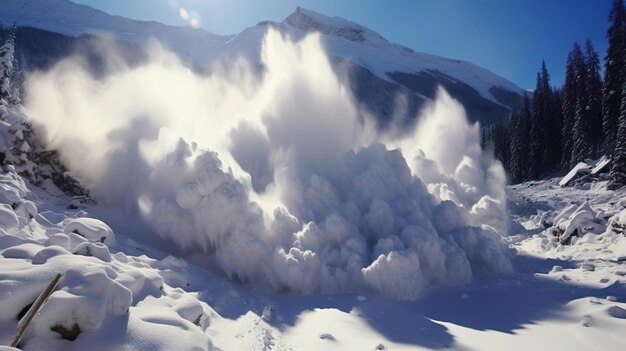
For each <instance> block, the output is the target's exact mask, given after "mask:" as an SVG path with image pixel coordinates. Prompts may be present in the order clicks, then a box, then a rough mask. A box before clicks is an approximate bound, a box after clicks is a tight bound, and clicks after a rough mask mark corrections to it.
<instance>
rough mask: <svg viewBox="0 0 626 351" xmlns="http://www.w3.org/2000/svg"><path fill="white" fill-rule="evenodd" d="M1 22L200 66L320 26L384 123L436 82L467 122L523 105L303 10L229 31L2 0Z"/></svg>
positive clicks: (405, 111) (410, 112) (347, 75)
mask: <svg viewBox="0 0 626 351" xmlns="http://www.w3.org/2000/svg"><path fill="white" fill-rule="evenodd" d="M0 23H2V24H3V25H5V26H7V25H11V24H13V23H16V24H17V25H18V26H32V27H36V28H41V29H46V30H49V31H52V32H57V33H61V34H65V35H69V36H79V35H81V34H85V33H91V34H99V35H105V36H109V37H113V38H116V39H120V40H124V41H130V42H145V41H147V40H149V39H150V38H153V37H154V38H158V40H159V41H161V42H162V43H163V44H164V45H165V46H167V47H168V48H169V49H171V50H173V51H175V52H177V53H178V54H179V55H181V56H182V57H184V58H186V59H188V60H190V61H191V62H193V63H194V64H195V65H197V66H205V67H206V66H208V65H210V64H211V63H215V62H227V61H228V59H229V58H232V57H235V56H243V57H246V58H247V59H248V60H249V61H251V62H252V63H253V64H259V63H260V52H261V45H262V41H263V38H264V36H265V33H266V32H267V29H268V28H269V27H273V28H275V29H277V30H279V31H280V32H281V33H283V34H284V35H288V36H290V37H294V38H299V37H302V36H303V35H304V34H306V33H309V32H320V33H321V36H322V42H323V44H324V47H325V49H326V51H327V53H328V55H329V56H330V57H331V59H332V60H333V64H334V66H335V69H336V71H337V73H338V74H339V75H340V76H341V77H342V78H343V79H345V80H346V81H348V82H349V83H350V84H349V85H350V87H351V88H352V90H353V93H354V95H355V96H356V97H357V99H358V100H359V101H360V102H361V103H362V104H364V105H365V106H366V107H367V108H368V109H369V110H371V111H372V112H373V113H374V114H375V115H377V116H379V118H380V119H381V123H382V124H383V125H385V124H386V123H387V122H388V121H389V120H391V119H398V117H400V119H402V118H405V117H406V116H408V117H409V119H411V118H412V117H414V116H415V115H416V113H417V112H418V111H419V109H420V107H421V106H422V105H423V103H424V102H425V101H428V100H430V99H432V98H433V97H434V96H435V93H436V88H437V86H438V85H441V86H443V87H445V88H446V89H447V90H448V92H450V94H451V95H452V96H453V97H455V98H456V99H458V100H459V101H461V102H462V103H463V105H464V107H465V108H466V110H467V111H468V114H469V117H470V119H471V120H478V121H481V122H483V123H491V122H493V121H496V120H498V119H500V118H503V117H505V116H506V115H507V114H508V112H509V110H510V109H511V108H517V107H519V106H520V103H521V99H522V95H523V90H522V89H521V88H519V87H517V86H516V85H515V84H513V83H511V82H509V81H507V80H506V79H504V78H502V77H499V76H497V75H496V74H494V73H492V72H489V71H488V70H486V69H484V68H481V67H479V66H476V65H474V64H472V63H469V62H464V61H459V60H452V59H447V58H442V57H438V56H434V55H429V54H424V53H418V52H415V51H413V50H412V49H409V48H406V47H403V46H401V45H397V44H394V43H391V42H389V41H387V40H386V39H385V38H383V37H382V36H380V35H379V34H378V33H376V32H374V31H372V30H370V29H368V28H365V27H363V26H361V25H359V24H357V23H354V22H350V21H348V20H345V19H343V18H339V17H328V16H325V15H322V14H319V13H316V12H313V11H310V10H305V9H302V8H297V9H296V10H295V12H294V13H293V14H291V15H289V16H288V17H287V18H286V19H285V20H284V21H282V22H280V23H275V22H267V21H266V22H261V23H259V24H258V25H256V26H254V27H250V28H247V29H244V30H243V31H242V32H240V33H238V34H236V35H227V36H219V35H214V34H212V33H209V32H207V31H205V30H203V29H194V28H189V27H175V26H168V25H164V24H160V23H157V22H145V21H135V20H130V19H127V18H123V17H120V16H112V15H109V14H107V13H105V12H102V11H99V10H96V9H93V8H91V7H89V6H85V5H78V4H74V3H72V2H70V1H68V0H46V1H38V0H5V1H3V2H2V3H0ZM399 95H402V96H404V99H405V100H404V101H405V104H404V106H403V107H402V108H398V106H397V105H398V104H397V99H398V96H399ZM399 115H400V116H399Z"/></svg>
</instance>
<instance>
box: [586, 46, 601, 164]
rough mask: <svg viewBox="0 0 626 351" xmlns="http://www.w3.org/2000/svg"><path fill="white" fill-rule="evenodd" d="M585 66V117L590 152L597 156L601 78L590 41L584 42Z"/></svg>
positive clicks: (596, 55)
mask: <svg viewBox="0 0 626 351" xmlns="http://www.w3.org/2000/svg"><path fill="white" fill-rule="evenodd" d="M585 66H586V69H587V82H586V88H587V91H586V94H587V106H588V107H587V108H588V111H587V118H588V122H587V123H588V125H589V141H590V143H591V154H592V156H593V157H596V156H598V151H599V148H600V144H601V143H602V79H601V78H600V59H599V58H598V53H597V52H596V51H595V50H594V48H593V45H592V44H591V41H590V40H589V39H587V42H586V43H585Z"/></svg>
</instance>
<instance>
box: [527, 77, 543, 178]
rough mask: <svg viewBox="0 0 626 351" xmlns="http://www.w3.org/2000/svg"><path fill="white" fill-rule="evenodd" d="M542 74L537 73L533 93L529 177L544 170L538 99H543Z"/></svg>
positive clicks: (534, 176) (540, 115)
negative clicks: (541, 96)
mask: <svg viewBox="0 0 626 351" xmlns="http://www.w3.org/2000/svg"><path fill="white" fill-rule="evenodd" d="M540 95H541V76H540V74H539V73H537V85H536V87H535V92H534V93H533V107H532V110H531V115H530V116H531V118H530V139H529V142H530V144H529V150H528V151H529V153H528V161H529V177H530V178H536V177H537V176H538V175H539V173H541V171H542V164H541V162H542V159H543V140H545V136H544V135H543V130H544V128H543V126H541V123H543V121H542V116H543V114H542V110H541V105H540V104H539V103H538V101H540V100H541V98H540Z"/></svg>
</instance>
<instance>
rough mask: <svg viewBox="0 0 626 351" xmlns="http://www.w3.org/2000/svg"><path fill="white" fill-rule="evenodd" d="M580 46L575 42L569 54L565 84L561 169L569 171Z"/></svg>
mask: <svg viewBox="0 0 626 351" xmlns="http://www.w3.org/2000/svg"><path fill="white" fill-rule="evenodd" d="M576 46H578V44H575V46H574V49H573V50H572V51H571V52H570V53H569V55H568V56H567V65H566V67H565V84H564V85H563V104H562V108H561V111H562V115H563V128H562V129H561V140H562V148H561V170H562V171H563V172H567V171H569V169H570V167H571V165H570V159H571V155H572V145H573V143H574V135H573V132H572V131H573V129H574V119H575V115H576V100H577V96H576V69H575V67H574V50H575V48H576Z"/></svg>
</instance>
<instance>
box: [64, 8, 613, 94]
mask: <svg viewBox="0 0 626 351" xmlns="http://www.w3.org/2000/svg"><path fill="white" fill-rule="evenodd" d="M73 1H74V2H77V3H84V4H88V5H90V6H93V7H95V8H99V9H102V10H104V11H106V12H109V13H111V14H116V15H121V16H125V17H129V18H134V19H140V20H155V21H159V22H163V23H167V24H173V25H186V24H187V23H188V22H186V21H184V20H183V19H182V18H181V17H180V13H179V12H180V11H179V9H180V8H181V7H184V8H185V9H186V10H187V11H188V12H189V13H192V12H195V13H197V18H198V19H199V24H200V26H201V27H202V28H204V29H206V30H208V31H210V32H213V33H216V34H233V33H237V32H239V31H241V30H242V29H244V28H246V27H250V26H253V25H255V24H256V23H258V22H260V21H262V20H275V21H280V20H282V19H284V18H285V17H286V16H288V15H289V14H290V13H292V12H293V11H294V9H295V8H296V6H302V7H304V8H307V9H311V10H315V11H317V12H321V13H324V14H326V15H331V16H340V17H344V18H347V19H349V20H352V21H354V22H358V23H360V24H362V25H364V26H366V27H369V28H371V29H373V30H375V31H377V32H378V33H380V34H381V35H383V36H384V37H385V38H387V39H388V40H390V41H393V42H397V43H400V44H402V45H405V46H408V47H411V48H413V49H415V50H417V51H421V52H426V53H430V54H435V55H440V56H445V57H449V58H455V59H462V60H467V61H471V62H474V63H476V64H478V65H480V66H483V67H485V68H487V69H489V70H491V71H493V72H495V73H497V74H499V75H501V76H503V77H505V78H507V79H509V80H511V81H513V82H515V83H517V84H518V85H519V86H521V87H523V88H532V87H534V85H535V75H536V72H537V70H538V69H539V67H540V64H541V60H542V59H545V61H546V63H547V65H548V69H549V71H550V73H551V75H552V83H553V84H554V85H560V84H562V82H563V76H564V73H565V59H566V57H567V53H568V52H569V50H570V49H571V47H572V45H573V42H574V41H576V40H578V41H580V42H581V43H582V42H584V41H585V39H586V38H590V39H591V40H592V42H593V44H594V46H595V47H596V50H597V51H598V52H599V53H600V56H601V57H602V58H604V55H605V52H606V46H607V44H606V30H607V28H608V21H607V17H608V13H609V9H610V7H611V0H519V1H518V0H471V1H470V0H406V1H404V0H391V1H390V0H387V1H382V0H379V1H374V0H341V1H339V0H247V1H246V0H73ZM191 16H194V15H193V14H192V15H191Z"/></svg>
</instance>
